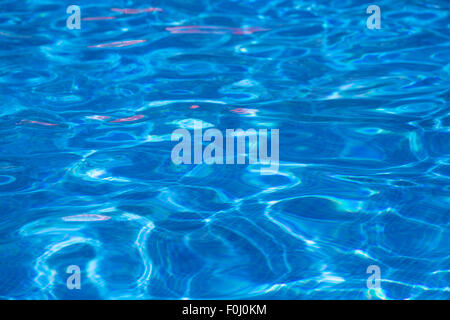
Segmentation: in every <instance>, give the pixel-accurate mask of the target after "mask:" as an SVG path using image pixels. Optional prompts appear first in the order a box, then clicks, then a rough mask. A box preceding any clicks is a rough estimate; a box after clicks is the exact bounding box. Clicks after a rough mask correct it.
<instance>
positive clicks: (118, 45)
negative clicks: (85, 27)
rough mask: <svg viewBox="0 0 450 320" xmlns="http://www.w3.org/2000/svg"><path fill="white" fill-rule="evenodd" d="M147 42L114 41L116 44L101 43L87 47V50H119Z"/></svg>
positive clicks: (141, 40)
mask: <svg viewBox="0 0 450 320" xmlns="http://www.w3.org/2000/svg"><path fill="white" fill-rule="evenodd" d="M145 41H147V40H143V39H140V40H127V41H116V42H110V43H101V44H97V45H94V46H88V48H121V47H126V46H131V45H133V44H137V43H143V42H145Z"/></svg>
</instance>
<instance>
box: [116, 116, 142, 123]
mask: <svg viewBox="0 0 450 320" xmlns="http://www.w3.org/2000/svg"><path fill="white" fill-rule="evenodd" d="M144 117H145V116H144V115H142V114H139V115H137V116H132V117H129V118H120V119H116V120H113V121H111V122H128V121H136V120H139V119H142V118H144Z"/></svg>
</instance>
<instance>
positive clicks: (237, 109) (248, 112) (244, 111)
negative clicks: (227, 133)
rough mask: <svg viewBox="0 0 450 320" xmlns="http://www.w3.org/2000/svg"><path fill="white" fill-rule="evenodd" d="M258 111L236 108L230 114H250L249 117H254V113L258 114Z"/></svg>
mask: <svg viewBox="0 0 450 320" xmlns="http://www.w3.org/2000/svg"><path fill="white" fill-rule="evenodd" d="M258 111H259V110H258V109H247V108H236V109H233V110H231V112H233V113H237V114H251V115H255V114H256V112H258Z"/></svg>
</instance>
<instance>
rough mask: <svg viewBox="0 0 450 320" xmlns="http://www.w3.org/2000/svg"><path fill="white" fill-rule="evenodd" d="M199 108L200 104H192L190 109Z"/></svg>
mask: <svg viewBox="0 0 450 320" xmlns="http://www.w3.org/2000/svg"><path fill="white" fill-rule="evenodd" d="M198 108H200V106H198V105H196V104H194V105H193V106H190V107H189V109H198Z"/></svg>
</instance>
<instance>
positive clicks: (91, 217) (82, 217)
mask: <svg viewBox="0 0 450 320" xmlns="http://www.w3.org/2000/svg"><path fill="white" fill-rule="evenodd" d="M62 219H63V220H64V221H74V222H79V221H106V220H109V219H111V217H109V216H104V215H101V214H78V215H75V216H67V217H63V218H62Z"/></svg>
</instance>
